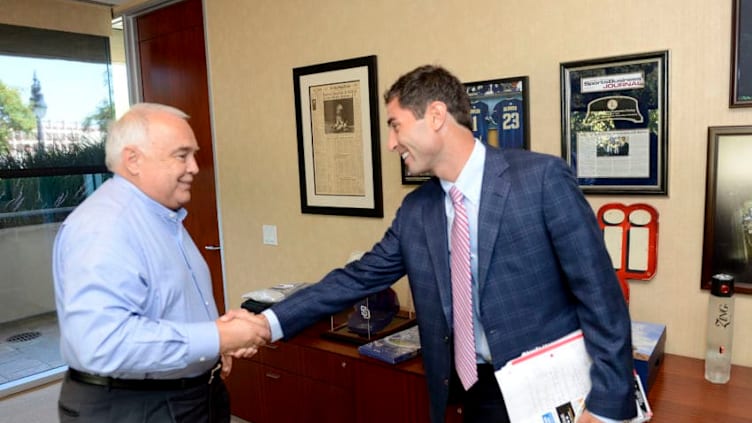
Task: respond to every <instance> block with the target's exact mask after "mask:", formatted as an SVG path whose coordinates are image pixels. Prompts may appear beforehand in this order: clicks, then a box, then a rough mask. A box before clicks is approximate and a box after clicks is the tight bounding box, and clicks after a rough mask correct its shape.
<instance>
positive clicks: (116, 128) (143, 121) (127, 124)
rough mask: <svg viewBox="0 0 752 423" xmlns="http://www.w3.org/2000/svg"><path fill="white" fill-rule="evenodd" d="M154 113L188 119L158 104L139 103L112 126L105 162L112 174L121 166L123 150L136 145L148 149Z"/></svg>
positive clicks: (179, 111) (107, 142) (182, 114)
mask: <svg viewBox="0 0 752 423" xmlns="http://www.w3.org/2000/svg"><path fill="white" fill-rule="evenodd" d="M154 113H168V114H171V115H173V116H175V117H178V118H180V119H188V115H187V114H185V113H184V112H183V111H182V110H180V109H176V108H175V107H172V106H166V105H164V104H157V103H137V104H134V105H133V106H131V108H130V109H129V110H128V111H127V112H125V114H124V115H123V116H122V117H121V118H120V119H118V120H117V121H115V122H113V123H111V124H110V127H109V130H108V136H107V141H106V142H105V158H104V162H105V164H106V165H107V169H109V170H110V171H111V172H114V171H115V168H117V166H118V165H119V164H120V159H121V157H120V153H121V152H122V151H123V148H125V147H126V146H129V145H135V146H138V147H142V148H147V147H148V143H149V141H150V139H149V116H150V115H152V114H154Z"/></svg>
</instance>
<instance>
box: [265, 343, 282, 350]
mask: <svg viewBox="0 0 752 423" xmlns="http://www.w3.org/2000/svg"><path fill="white" fill-rule="evenodd" d="M264 348H269V349H270V350H276V349H277V348H279V346H277V345H274V344H267V345H264Z"/></svg>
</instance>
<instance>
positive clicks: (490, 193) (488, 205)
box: [478, 148, 511, 293]
mask: <svg viewBox="0 0 752 423" xmlns="http://www.w3.org/2000/svg"><path fill="white" fill-rule="evenodd" d="M508 167H509V164H507V162H506V160H504V156H503V154H502V153H501V152H500V151H499V150H496V149H494V148H486V163H485V166H484V171H483V185H482V186H481V195H480V209H479V211H478V289H479V293H482V291H483V286H484V284H485V282H486V280H487V279H488V269H489V266H490V265H491V256H492V255H493V253H494V251H493V248H494V244H495V242H496V238H497V235H498V233H499V226H500V225H501V223H502V222H501V220H502V215H503V210H504V205H505V203H506V199H507V198H508V193H509V189H510V187H511V184H510V182H509V179H508V178H505V177H504V172H505V171H506V169H507V168H508Z"/></svg>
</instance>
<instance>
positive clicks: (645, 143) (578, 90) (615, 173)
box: [561, 51, 668, 195]
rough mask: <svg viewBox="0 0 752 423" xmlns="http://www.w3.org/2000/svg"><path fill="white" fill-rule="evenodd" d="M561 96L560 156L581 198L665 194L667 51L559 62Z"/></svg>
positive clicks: (666, 162) (666, 174) (666, 159)
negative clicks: (583, 194) (571, 172)
mask: <svg viewBox="0 0 752 423" xmlns="http://www.w3.org/2000/svg"><path fill="white" fill-rule="evenodd" d="M561 90H562V93H561V114H562V118H561V125H562V128H561V133H562V156H563V157H564V158H565V159H566V160H567V162H568V163H569V165H570V166H571V167H572V169H573V170H574V172H575V175H576V176H577V180H578V182H579V185H580V188H581V189H582V190H583V192H585V194H656V195H667V194H668V192H667V187H668V184H667V177H668V172H667V166H668V157H667V155H668V95H667V94H668V51H658V52H653V53H646V54H636V55H629V56H620V57H612V58H605V59H596V60H586V61H578V62H569V63H562V64H561Z"/></svg>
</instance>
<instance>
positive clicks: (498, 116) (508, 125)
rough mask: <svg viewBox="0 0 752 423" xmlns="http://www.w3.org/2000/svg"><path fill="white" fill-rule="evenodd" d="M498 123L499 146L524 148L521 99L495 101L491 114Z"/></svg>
mask: <svg viewBox="0 0 752 423" xmlns="http://www.w3.org/2000/svg"><path fill="white" fill-rule="evenodd" d="M492 116H493V118H494V120H495V121H496V122H498V124H499V148H524V147H525V128H524V127H523V124H522V122H523V119H524V118H525V116H524V110H523V108H522V100H520V99H518V98H509V99H504V100H501V101H499V102H498V103H496V105H495V106H494V109H493V114H492Z"/></svg>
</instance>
